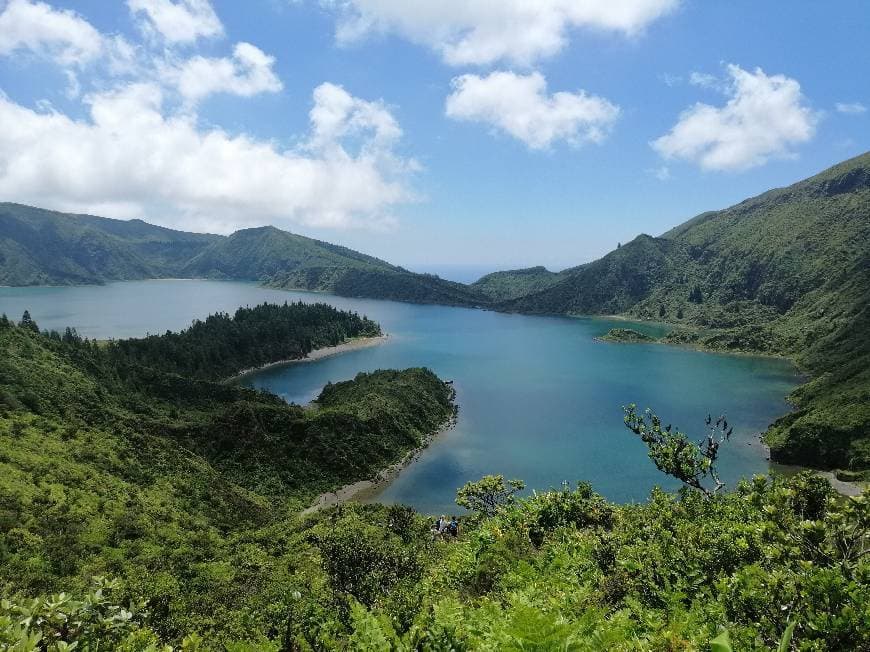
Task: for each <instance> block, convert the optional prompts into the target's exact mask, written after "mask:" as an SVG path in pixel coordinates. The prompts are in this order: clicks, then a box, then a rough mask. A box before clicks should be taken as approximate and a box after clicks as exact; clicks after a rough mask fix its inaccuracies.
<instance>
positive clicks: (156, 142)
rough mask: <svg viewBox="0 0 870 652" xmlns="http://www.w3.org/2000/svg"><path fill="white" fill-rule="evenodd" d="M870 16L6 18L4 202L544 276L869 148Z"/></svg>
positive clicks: (790, 6)
mask: <svg viewBox="0 0 870 652" xmlns="http://www.w3.org/2000/svg"><path fill="white" fill-rule="evenodd" d="M868 42H870V10H868V7H867V4H866V3H865V2H863V1H861V0H852V1H848V0H846V1H842V2H835V3H818V2H792V3H759V2H749V1H746V2H740V1H731V2H727V3H725V2H700V1H698V0H683V1H678V0H607V1H605V0H586V1H585V2H583V1H580V0H575V1H573V2H572V1H570V0H540V2H535V3H529V2H526V1H523V0H505V1H504V2H502V3H492V2H487V1H484V0H464V1H462V2H459V1H458V0H443V1H441V2H438V3H424V2H412V1H409V0H328V1H321V2H318V1H316V0H295V1H291V0H249V1H247V2H244V3H241V2H229V1H217V0H215V1H214V2H212V3H209V2H207V1H206V0H176V1H175V2H173V1H172V0H129V2H122V1H120V0H119V1H118V2H106V1H105V0H79V1H76V2H72V1H70V2H62V1H59V0H58V1H55V2H51V3H47V4H46V3H40V2H33V1H32V0H10V1H8V2H2V0H0V89H2V92H3V94H5V97H2V102H0V105H2V106H0V132H2V135H0V198H2V199H3V200H11V201H22V202H25V203H31V204H36V205H40V206H45V207H50V208H58V209H62V210H74V211H82V212H92V213H96V214H102V215H107V216H110V217H121V218H129V217H141V218H143V219H146V220H148V221H152V222H157V223H160V224H165V225H167V226H172V227H176V228H184V229H191V230H209V231H219V232H229V231H231V230H233V229H235V228H244V227H248V226H255V225H259V224H266V223H271V224H275V225H276V226H279V227H281V228H287V229H290V230H292V231H294V232H298V233H302V234H305V235H310V236H313V237H318V238H322V239H325V240H329V241H332V242H337V243H341V244H345V245H347V246H351V247H353V248H356V249H359V250H362V251H365V252H367V253H371V254H374V255H377V256H380V257H383V258H386V259H388V260H390V261H391V262H396V263H399V264H403V265H406V266H409V267H412V268H420V269H425V268H432V267H433V266H441V265H462V266H468V265H476V266H479V267H480V269H495V268H506V267H514V266H524V265H532V264H544V265H547V266H548V267H550V268H551V269H559V268H562V267H565V266H569V265H575V264H578V263H581V262H585V261H588V260H590V259H593V258H596V257H598V256H600V255H602V254H604V253H606V252H607V251H609V250H610V249H611V248H613V247H614V246H615V245H616V243H617V242H619V241H621V242H625V241H627V240H630V239H631V238H633V237H634V236H636V235H637V234H638V233H641V232H645V233H650V234H653V235H657V234H660V233H662V232H663V231H665V230H667V229H668V228H670V227H671V226H673V225H675V224H677V223H679V222H682V221H684V220H685V219H687V218H689V217H692V216H693V215H695V214H697V213H699V212H702V211H704V210H709V209H715V208H722V207H725V206H728V205H730V204H733V203H736V202H738V201H740V200H741V199H744V198H745V197H748V196H751V195H754V194H758V193H760V192H763V191H764V190H766V189H768V188H771V187H774V186H781V185H786V184H788V183H791V182H794V181H796V180H799V179H801V178H803V177H806V176H809V175H811V174H813V173H815V172H817V171H819V170H821V169H823V168H825V167H827V166H829V165H831V164H833V163H836V162H838V161H840V160H843V159H845V158H848V157H851V156H854V155H857V154H860V153H862V152H864V151H866V150H867V149H868V148H870V146H868V143H870V111H868V110H867V109H868V107H870V74H868V73H870V48H868V47H867V43H868Z"/></svg>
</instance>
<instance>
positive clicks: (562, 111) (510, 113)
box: [446, 72, 619, 149]
mask: <svg viewBox="0 0 870 652" xmlns="http://www.w3.org/2000/svg"><path fill="white" fill-rule="evenodd" d="M446 112H447V116H448V117H451V118H454V119H456V120H470V121H475V122H484V123H486V124H489V125H492V126H493V127H495V128H497V129H500V130H502V131H504V132H506V133H508V134H510V135H511V136H513V137H514V138H517V139H518V140H521V141H523V142H524V143H525V144H526V145H528V146H529V147H530V148H532V149H546V148H548V147H550V145H552V144H553V142H555V141H558V140H564V141H567V142H568V143H570V144H571V145H575V146H578V145H581V144H582V143H584V142H600V141H601V140H603V139H604V137H605V136H606V135H607V133H608V131H609V130H610V128H611V126H612V125H613V123H614V122H615V121H616V118H617V117H618V116H619V107H617V106H616V105H614V104H611V103H610V102H608V101H607V100H605V99H603V98H601V97H596V96H594V95H588V94H587V93H585V92H584V91H580V92H578V93H566V92H559V93H553V94H552V95H548V94H547V80H546V79H544V76H543V75H542V74H540V73H538V72H533V73H531V74H528V75H517V74H515V73H513V72H494V73H491V74H490V75H488V76H487V77H479V76H477V75H462V76H461V77H456V78H455V79H454V80H453V92H452V93H451V94H450V96H448V98H447V108H446Z"/></svg>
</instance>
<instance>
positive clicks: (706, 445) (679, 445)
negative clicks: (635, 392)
mask: <svg viewBox="0 0 870 652" xmlns="http://www.w3.org/2000/svg"><path fill="white" fill-rule="evenodd" d="M622 410H623V412H624V413H625V417H624V419H623V421H624V422H625V427H626V428H628V429H629V430H631V431H632V432H633V433H634V434H636V435H640V438H641V439H642V440H643V442H644V443H645V444H646V445H647V448H648V449H649V457H650V459H651V460H652V461H653V463H655V465H656V468H658V470H659V471H662V472H663V473H667V474H668V475H670V476H672V477H674V478H676V479H677V480H679V481H680V482H682V483H683V484H685V485H686V486H688V487H692V488H693V489H697V490H698V491H701V492H702V493H704V494H705V495H707V496H712V495H713V494H714V493H716V492H717V491H719V490H720V489H721V488H722V487H724V486H725V483H724V482H722V481H721V480H720V479H719V474H718V472H717V470H716V460H717V459H718V457H719V446H720V445H721V444H722V443H723V442H724V441H727V440H728V439H729V437H730V436H731V430H726V428H727V426H728V422H727V421H726V420H725V419H724V417H719V419H717V420H716V423H715V425H712V424H711V423H710V422H711V421H712V419H711V417H710V416H709V415H708V416H707V425H708V426H710V433H709V434H708V435H707V437H706V438H704V439H702V440H701V441H700V442H698V443H697V444H696V443H694V442H693V441H691V440H690V439H689V437H688V435H686V434H685V433H682V432H680V431H679V430H674V431H673V432H671V426H670V424H669V425H668V426H666V427H664V428H663V427H662V422H661V419H659V418H658V416H656V415H655V414H653V412H652V411H651V410H649V409H647V410H646V411H645V412H644V413H643V414H638V412H637V406H635V404H634V403H632V404H631V405H629V406H627V407H623V408H622ZM708 478H709V479H712V480H713V482H714V486H713V488H712V489H709V488H707V487H706V486H704V481H705V480H707V479H708Z"/></svg>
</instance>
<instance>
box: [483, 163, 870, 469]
mask: <svg viewBox="0 0 870 652" xmlns="http://www.w3.org/2000/svg"><path fill="white" fill-rule="evenodd" d="M564 275H565V278H564V279H563V280H561V281H559V282H558V283H556V284H555V285H553V286H552V287H549V288H545V289H543V290H540V291H537V292H531V293H529V294H527V295H525V296H522V297H518V298H515V299H513V300H509V301H504V302H502V303H501V304H499V306H500V307H501V308H502V309H505V310H512V311H518V312H533V313H534V312H540V313H558V314H564V313H582V314H607V313H622V314H626V315H629V316H632V317H636V318H638V319H660V320H663V321H669V322H673V323H677V324H684V325H685V326H686V328H684V329H679V330H677V331H675V332H674V333H673V334H672V335H671V336H670V338H669V339H670V341H673V342H683V343H690V344H694V345H700V346H703V347H706V348H712V349H719V350H730V351H749V352H761V353H774V354H782V355H787V356H790V357H792V358H793V359H795V360H796V361H797V363H798V364H799V365H800V366H801V367H802V368H803V369H805V370H806V371H807V372H809V373H811V374H812V375H813V376H814V377H815V379H814V380H813V381H812V382H811V383H810V384H808V385H805V386H803V387H801V388H800V389H799V390H798V391H796V392H795V394H794V395H793V397H792V398H793V399H794V401H795V403H796V407H797V409H796V411H795V412H794V413H792V414H790V415H788V416H786V417H783V418H782V419H780V420H779V421H777V422H776V423H775V424H774V425H773V427H772V429H771V430H770V432H769V433H768V437H767V438H768V442H769V444H770V446H771V448H772V454H773V457H774V459H777V460H780V461H783V462H794V463H801V464H809V465H812V466H827V467H831V466H841V467H851V468H866V467H868V466H870V371H868V369H870V340H868V333H870V328H868V324H870V316H868V306H870V154H864V155H862V156H859V157H857V158H854V159H851V160H849V161H845V162H844V163H841V164H839V165H836V166H834V167H832V168H830V169H828V170H826V171H824V172H822V173H821V174H818V175H816V176H814V177H812V178H810V179H807V180H805V181H801V182H799V183H796V184H794V185H792V186H789V187H787V188H781V189H777V190H772V191H769V192H766V193H764V194H763V195H760V196H758V197H755V198H753V199H748V200H746V201H744V202H741V203H740V204H737V205H736V206H732V207H731V208H728V209H725V210H722V211H714V212H708V213H703V214H702V215H699V216H697V217H695V218H694V219H692V220H689V221H688V222H686V223H685V224H682V225H680V226H678V227H676V228H674V229H672V230H671V231H669V232H667V233H665V234H664V235H663V236H662V237H659V238H653V237H650V236H647V235H641V236H638V237H637V238H636V239H635V240H633V241H632V242H629V243H628V244H626V245H624V246H622V247H621V248H619V249H617V250H615V251H613V252H611V253H609V254H608V255H606V256H604V257H603V258H601V259H600V260H597V261H595V262H593V263H590V264H588V265H585V266H583V267H581V268H578V269H576V270H569V272H567V273H565V274H564Z"/></svg>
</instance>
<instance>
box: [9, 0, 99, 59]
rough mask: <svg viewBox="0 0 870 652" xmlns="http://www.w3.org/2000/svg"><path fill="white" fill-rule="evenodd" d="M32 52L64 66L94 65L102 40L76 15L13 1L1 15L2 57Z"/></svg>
mask: <svg viewBox="0 0 870 652" xmlns="http://www.w3.org/2000/svg"><path fill="white" fill-rule="evenodd" d="M17 50H30V51H32V52H34V53H37V54H39V55H41V56H45V57H49V58H52V59H54V60H56V61H58V62H59V63H61V64H64V65H81V64H85V63H88V62H90V61H93V60H94V59H96V58H97V57H98V56H100V54H101V52H102V51H103V37H102V35H101V34H100V33H99V32H98V31H97V30H96V29H94V27H93V26H92V25H91V24H90V23H89V22H88V21H86V20H85V19H84V18H82V17H80V16H79V15H78V14H76V13H75V12H73V11H66V10H58V9H54V8H52V7H51V6H49V5H47V4H45V3H44V2H30V0H10V2H9V3H8V4H7V5H6V7H5V8H4V9H3V12H2V13H0V55H8V54H11V53H13V52H15V51H17Z"/></svg>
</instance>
